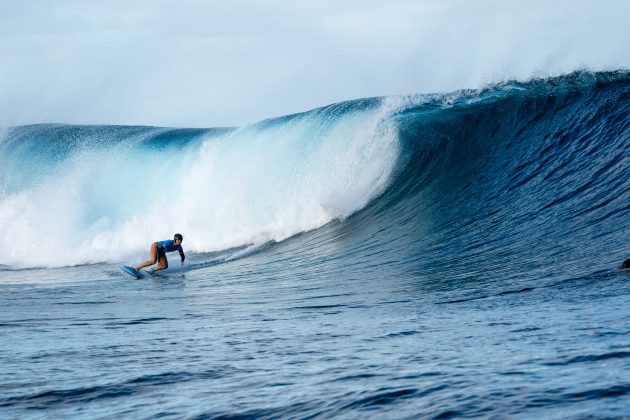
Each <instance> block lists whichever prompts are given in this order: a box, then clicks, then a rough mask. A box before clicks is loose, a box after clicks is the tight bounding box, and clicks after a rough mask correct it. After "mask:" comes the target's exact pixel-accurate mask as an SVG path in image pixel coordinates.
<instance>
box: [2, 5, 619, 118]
mask: <svg viewBox="0 0 630 420" xmlns="http://www.w3.org/2000/svg"><path fill="white" fill-rule="evenodd" d="M0 10H2V14H0V125H16V124H26V123H36V122H71V123H82V124H97V123H100V124H147V125H160V126H203V127H208V126H226V125H240V124H243V123H247V122H252V121H255V120H258V119H262V118H267V117H271V116H277V115H283V114H287V113H292V112H299V111H303V110H306V109H310V108H313V107H317V106H321V105H325V104H328V103H331V102H336V101H341V100H345V99H352V98H358V97H367V96H380V95H393V94H412V93H421V92H434V91H446V90H454V89H458V88H465V87H478V86H481V85H483V84H486V83H489V82H494V81H498V80H503V79H508V78H519V79H523V78H529V77H531V76H540V75H555V74H559V73H565V72H570V71H572V70H575V69H577V68H583V67H587V68H590V69H592V70H606V69H614V68H621V67H624V68H627V67H630V52H629V50H628V48H627V40H628V39H630V29H628V28H629V27H630V25H627V22H628V21H630V5H629V4H628V3H627V2H626V1H625V0H624V1H621V0H610V1H607V2H602V3H598V2H593V1H587V0H581V1H574V2H571V3H567V2H564V1H546V2H545V1H540V0H535V1H530V2H519V1H515V0H512V1H490V0H482V1H477V2H468V1H462V0H445V1H433V2H431V1H392V2H382V1H346V2H333V1H318V2H315V1H305V2H282V1H273V0H271V1H265V2H262V1H242V0H239V1H233V2H212V1H194V0H188V1H180V2H177V3H174V2H167V1H149V0H139V1H134V2H125V1H122V0H114V1H111V2H107V3H103V2H85V1H68V0H65V1H64V0H60V1H56V2H48V1H32V2H10V1H2V0H0Z"/></svg>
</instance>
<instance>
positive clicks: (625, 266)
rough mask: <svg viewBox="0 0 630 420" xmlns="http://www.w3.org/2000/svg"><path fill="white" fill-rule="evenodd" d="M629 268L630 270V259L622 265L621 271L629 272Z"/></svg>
mask: <svg viewBox="0 0 630 420" xmlns="http://www.w3.org/2000/svg"><path fill="white" fill-rule="evenodd" d="M628 268H630V259H628V260H625V261H624V262H623V263H622V264H621V269H622V270H627V269H628Z"/></svg>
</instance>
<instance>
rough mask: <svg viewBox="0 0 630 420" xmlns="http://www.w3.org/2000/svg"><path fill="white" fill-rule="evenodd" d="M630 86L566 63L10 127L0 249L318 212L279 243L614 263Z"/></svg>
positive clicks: (216, 244)
mask: <svg viewBox="0 0 630 420" xmlns="http://www.w3.org/2000/svg"><path fill="white" fill-rule="evenodd" d="M629 99H630V74H629V73H628V72H610V73H595V74H593V73H575V74H571V75H567V76H562V77H558V78H553V79H541V80H534V81H530V82H527V83H505V84H501V85H497V86H492V87H489V88H486V89H483V90H475V91H459V92H455V93H452V94H446V95H421V96H411V97H392V98H375V99H363V100H356V101H350V102H344V103H340V104H335V105H331V106H328V107H324V108H320V109H316V110H313V111H310V112H306V113H302V114H297V115H291V116H286V117H282V118H278V119H272V120H267V121H263V122H260V123H257V124H253V125H250V126H245V127H242V128H227V129H167V128H155V127H117V126H68V125H35V126H22V127H14V128H10V129H8V130H6V132H5V133H4V135H3V139H2V140H0V153H2V156H3V165H2V166H1V167H0V231H2V232H3V235H2V236H1V237H0V264H2V265H5V266H9V267H38V266H68V265H78V264H85V263H95V262H102V261H112V262H113V261H120V260H123V259H126V258H127V259H128V258H136V257H137V258H140V255H143V254H144V253H145V252H146V249H145V248H147V246H148V243H149V242H151V241H154V240H159V239H164V238H168V237H170V236H171V235H172V234H173V232H175V231H179V232H182V233H184V236H185V238H186V239H185V245H186V249H187V250H189V251H193V252H196V253H205V252H212V251H218V250H222V249H227V248H231V247H237V246H240V245H247V244H264V243H266V242H268V241H282V240H284V239H286V238H289V237H291V236H293V235H295V234H297V233H300V232H305V231H311V230H313V229H317V228H321V227H322V226H324V225H326V226H325V227H323V228H321V229H319V230H318V231H315V232H314V233H311V236H312V235H315V236H316V237H321V238H323V239H322V240H321V241H320V242H318V245H317V246H313V245H312V244H306V243H301V242H300V241H301V239H300V237H297V238H295V239H294V240H292V241H288V242H287V243H288V244H290V245H286V246H290V247H291V249H292V252H295V251H296V250H299V249H300V247H302V246H308V247H309V249H310V250H311V251H312V252H313V255H319V256H322V255H324V254H326V253H330V252H333V251H331V249H332V248H334V250H335V251H334V252H337V253H338V252H341V253H345V254H346V255H347V256H348V257H351V258H353V259H354V260H355V261H356V263H357V266H359V267H361V264H360V263H361V261H364V262H365V263H366V264H367V265H366V266H369V267H372V266H373V265H374V264H381V265H383V266H390V268H392V267H396V268H395V269H396V270H400V271H401V274H402V273H403V272H404V273H406V274H411V275H414V276H418V275H421V276H424V275H427V276H430V275H431V274H434V273H435V272H436V271H439V270H441V269H444V268H445V267H448V268H449V269H456V270H457V269H461V270H462V272H468V273H471V272H474V271H476V270H479V271H480V272H486V273H487V272H490V271H495V272H497V273H505V274H506V275H508V274H507V273H509V275H515V276H516V275H519V271H521V274H522V271H525V270H527V271H528V272H532V269H534V270H535V269H536V268H537V267H543V266H544V267H546V268H548V266H549V264H550V261H553V263H554V264H557V266H558V267H563V269H564V272H565V273H566V270H569V272H570V271H571V270H572V267H580V265H581V264H583V263H584V262H585V261H587V263H588V264H591V265H592V264H595V265H597V264H601V265H602V266H605V265H606V264H608V265H609V264H610V263H611V262H612V261H618V260H621V259H623V257H624V252H627V249H625V248H624V247H625V246H626V243H625V242H626V237H627V234H628V223H627V219H628V210H629V208H630V206H628V202H629V199H630V183H629V181H628V179H629V178H630V152H629V151H630V134H629V133H630V130H629V124H630V121H629V119H628V118H627V116H628V115H630V112H629V111H630V101H629ZM335 220H338V222H335V223H332V224H330V223H329V222H331V221H335ZM339 238H343V240H344V242H343V244H344V246H343V248H342V249H340V248H339V247H338V246H335V247H332V248H331V247H330V244H331V243H332V242H334V241H339ZM373 248H379V249H380V254H379V258H380V261H378V262H374V261H373V258H372V257H371V255H372V253H370V252H369V249H373ZM199 258H202V257H201V256H200V257H199ZM314 262H315V263H316V262H317V257H316V258H315V259H314ZM368 263H369V264H368ZM582 268H583V267H582Z"/></svg>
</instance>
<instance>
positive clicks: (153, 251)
mask: <svg viewBox="0 0 630 420" xmlns="http://www.w3.org/2000/svg"><path fill="white" fill-rule="evenodd" d="M149 258H151V259H150V260H147V261H145V262H143V263H142V264H140V265H138V266H137V267H136V271H138V272H140V270H141V269H143V268H144V267H148V266H150V265H153V264H155V263H156V262H157V260H158V250H157V242H153V245H151V249H150V250H149Z"/></svg>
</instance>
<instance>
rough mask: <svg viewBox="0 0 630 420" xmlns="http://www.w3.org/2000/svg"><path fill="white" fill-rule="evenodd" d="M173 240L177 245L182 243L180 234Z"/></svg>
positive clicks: (182, 239) (182, 238)
mask: <svg viewBox="0 0 630 420" xmlns="http://www.w3.org/2000/svg"><path fill="white" fill-rule="evenodd" d="M173 239H174V240H175V242H176V243H177V245H179V244H181V243H182V242H184V237H183V236H182V234H181V233H176V234H175V236H174V237H173Z"/></svg>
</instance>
